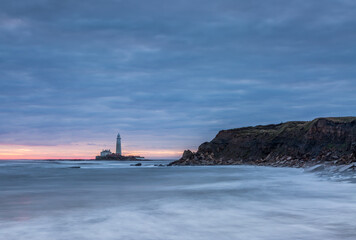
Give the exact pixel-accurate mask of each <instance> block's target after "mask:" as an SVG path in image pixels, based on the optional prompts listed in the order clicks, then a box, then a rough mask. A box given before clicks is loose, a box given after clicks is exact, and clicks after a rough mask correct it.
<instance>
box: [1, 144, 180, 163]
mask: <svg viewBox="0 0 356 240" xmlns="http://www.w3.org/2000/svg"><path fill="white" fill-rule="evenodd" d="M101 150H102V149H101V148H100V147H98V146H88V145H86V144H80V143H79V144H71V145H58V146H27V145H0V159H3V160H5V159H8V160H16V159H93V158H95V156H97V155H99V153H100V151H101ZM182 152H183V151H181V150H173V149H155V150H146V149H145V150H136V149H135V150H133V149H132V150H131V149H127V151H125V150H124V151H123V154H124V155H135V156H137V155H139V156H143V157H145V158H148V159H149V158H153V159H155V158H157V159H164V158H179V157H180V156H181V154H182Z"/></svg>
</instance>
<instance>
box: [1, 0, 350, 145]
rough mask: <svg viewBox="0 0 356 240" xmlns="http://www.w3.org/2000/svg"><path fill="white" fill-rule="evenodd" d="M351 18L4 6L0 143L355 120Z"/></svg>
mask: <svg viewBox="0 0 356 240" xmlns="http://www.w3.org/2000/svg"><path fill="white" fill-rule="evenodd" d="M355 16H356V3H355V1H350V0H324V1H320V0H319V1H316V0H312V1H298V0H290V1H285V0H272V1H262V0H260V1H229V0H224V1H210V0H209V1H207V0H204V1H185V0H183V1H167V0H164V1H163V0H152V1H135V0H131V1H124V0H122V1H119V0H117V1H114V0H108V1H93V0H88V1H49V0H33V1H2V2H1V3H0V143H7V144H9V143H11V144H12V143H21V144H29V145H56V144H65V143H75V142H79V141H86V140H87V142H88V143H90V144H92V143H93V142H96V141H97V142H100V141H105V140H106V139H108V137H111V135H112V134H113V132H116V131H118V130H119V131H121V132H122V133H123V134H122V135H124V136H127V137H128V140H130V142H127V144H130V145H131V146H137V148H139V147H141V148H142V147H143V146H142V145H145V147H146V148H149V147H151V148H152V149H153V148H157V146H162V148H164V147H166V148H176V149H183V148H187V147H191V146H193V147H194V146H196V145H197V144H199V143H200V142H201V141H204V140H209V139H210V138H212V137H213V136H214V135H215V133H216V132H217V131H218V130H220V129H226V128H233V127H240V126H245V125H254V124H264V123H273V122H281V121H288V120H307V119H312V118H314V117H318V116H341V115H355V113H356V112H355V105H356V97H355V94H354V92H355V90H356V79H355V77H356V68H355V67H354V66H355V64H356V45H355V44H354V43H355V42H356V32H355V31H354V29H356V17H355ZM138 143H139V144H138ZM140 144H142V145H141V146H140Z"/></svg>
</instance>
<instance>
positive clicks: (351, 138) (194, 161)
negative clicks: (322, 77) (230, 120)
mask: <svg viewBox="0 0 356 240" xmlns="http://www.w3.org/2000/svg"><path fill="white" fill-rule="evenodd" d="M355 161H356V117H342V118H317V119H314V120H313V121H306V122H301V121H298V122H286V123H281V124H273V125H266V126H256V127H244V128H236V129H231V130H223V131H220V132H219V133H218V134H217V135H216V137H215V138H214V139H213V140H212V141H211V142H205V143H203V144H201V145H200V146H199V148H198V151H197V152H195V153H194V152H191V151H190V150H186V151H184V153H183V156H182V158H181V159H179V160H177V161H175V162H172V163H171V164H170V165H234V164H253V165H266V166H289V167H305V166H312V165H316V164H319V163H324V162H328V163H330V164H334V165H341V164H350V163H352V162H355Z"/></svg>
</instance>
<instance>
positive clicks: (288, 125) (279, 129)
mask: <svg viewBox="0 0 356 240" xmlns="http://www.w3.org/2000/svg"><path fill="white" fill-rule="evenodd" d="M322 119H326V120H329V121H333V122H335V123H350V122H352V121H356V117H326V118H316V119H314V120H312V121H290V122H285V123H280V124H270V125H258V126H255V127H243V128H234V129H230V130H223V131H222V132H225V131H232V132H236V133H238V134H239V135H257V134H267V135H272V136H276V135H279V134H281V133H283V132H285V133H286V132H299V133H306V132H307V131H308V130H309V129H310V127H311V126H312V125H313V124H314V123H315V122H317V121H319V120H322Z"/></svg>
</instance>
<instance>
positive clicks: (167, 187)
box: [0, 160, 356, 240]
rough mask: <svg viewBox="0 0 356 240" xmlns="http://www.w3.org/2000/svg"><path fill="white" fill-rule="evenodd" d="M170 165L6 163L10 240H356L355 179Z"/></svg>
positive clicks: (2, 222)
mask: <svg viewBox="0 0 356 240" xmlns="http://www.w3.org/2000/svg"><path fill="white" fill-rule="evenodd" d="M168 162H169V161H167V160H160V161H145V162H142V166H132V164H134V163H135V162H118V161H44V160H37V161H35V160H24V161H20V160H17V161H6V160H3V161H0V239H1V240H72V239H73V240H100V239H104V240H239V239H241V240H257V239H258V240H287V239H291V240H298V239H299V240H301V239H303V240H304V239H305V240H321V239H323V240H328V239H330V240H331V239H335V240H340V239H343V240H348V239H350V240H355V239H356V183H355V181H354V179H353V180H352V179H351V180H350V179H346V180H345V179H340V178H335V179H334V178H332V177H330V176H323V175H320V174H316V173H309V172H305V171H304V170H303V169H293V168H274V167H256V166H174V167H167V166H159V164H162V165H166V164H167V163H168Z"/></svg>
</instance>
